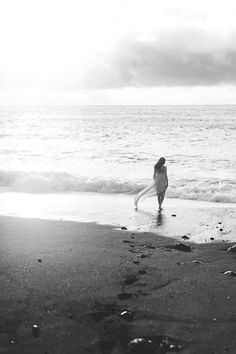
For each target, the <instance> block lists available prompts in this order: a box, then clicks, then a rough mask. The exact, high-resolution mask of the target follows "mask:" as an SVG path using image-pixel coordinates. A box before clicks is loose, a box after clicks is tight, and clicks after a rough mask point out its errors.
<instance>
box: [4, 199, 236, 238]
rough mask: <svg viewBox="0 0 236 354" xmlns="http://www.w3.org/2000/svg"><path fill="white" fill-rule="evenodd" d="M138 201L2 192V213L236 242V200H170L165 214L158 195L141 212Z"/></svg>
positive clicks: (143, 206)
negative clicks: (235, 201) (159, 209)
mask: <svg viewBox="0 0 236 354" xmlns="http://www.w3.org/2000/svg"><path fill="white" fill-rule="evenodd" d="M133 201H134V199H133V196H130V195H123V194H118V195H117V194H100V193H71V194H65V193H62V194H26V193H1V194H0V215H5V216H7V215H8V216H16V217H26V218H36V219H45V220H64V221H76V222H88V223H90V222H94V223H97V224H98V225H112V226H113V227H118V228H119V227H121V226H125V227H127V228H128V230H130V231H138V232H153V233H155V234H161V235H165V236H169V237H175V238H178V237H180V236H182V235H184V234H187V235H188V234H191V239H192V241H194V242H198V243H202V242H211V241H212V238H213V239H214V240H215V241H223V242H224V241H227V242H228V241H232V242H234V241H235V242H236V236H235V235H236V204H228V203H211V202H202V201H192V200H181V199H165V200H164V203H163V207H164V210H163V211H162V212H161V214H160V213H159V212H158V210H157V202H156V198H154V197H153V198H149V199H147V200H144V201H142V202H141V203H140V205H139V209H138V211H135V210H134V204H133ZM220 225H221V226H220ZM220 229H222V230H221V231H220Z"/></svg>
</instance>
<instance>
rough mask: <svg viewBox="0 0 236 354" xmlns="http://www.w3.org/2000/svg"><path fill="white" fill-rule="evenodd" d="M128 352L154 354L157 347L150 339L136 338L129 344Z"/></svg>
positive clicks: (132, 353)
mask: <svg viewBox="0 0 236 354" xmlns="http://www.w3.org/2000/svg"><path fill="white" fill-rule="evenodd" d="M127 352H128V353H130V354H154V353H155V352H156V346H155V345H154V343H153V342H152V341H151V340H149V339H145V338H135V339H133V340H131V341H130V342H129V344H128V351H127Z"/></svg>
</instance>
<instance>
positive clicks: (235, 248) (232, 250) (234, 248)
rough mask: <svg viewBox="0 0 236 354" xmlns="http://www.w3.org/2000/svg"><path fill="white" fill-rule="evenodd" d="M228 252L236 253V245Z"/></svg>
mask: <svg viewBox="0 0 236 354" xmlns="http://www.w3.org/2000/svg"><path fill="white" fill-rule="evenodd" d="M227 252H236V244H235V245H233V246H231V247H229V248H228V249H227Z"/></svg>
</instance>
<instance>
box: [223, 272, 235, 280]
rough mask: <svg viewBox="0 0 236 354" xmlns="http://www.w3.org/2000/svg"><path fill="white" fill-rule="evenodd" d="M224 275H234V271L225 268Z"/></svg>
mask: <svg viewBox="0 0 236 354" xmlns="http://www.w3.org/2000/svg"><path fill="white" fill-rule="evenodd" d="M224 275H228V276H230V277H234V278H235V277H236V273H235V272H233V271H232V270H227V271H226V272H224Z"/></svg>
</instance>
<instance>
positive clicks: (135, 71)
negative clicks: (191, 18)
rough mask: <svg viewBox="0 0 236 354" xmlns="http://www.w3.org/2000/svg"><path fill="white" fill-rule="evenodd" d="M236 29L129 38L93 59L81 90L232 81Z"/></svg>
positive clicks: (234, 79) (235, 79)
mask: <svg viewBox="0 0 236 354" xmlns="http://www.w3.org/2000/svg"><path fill="white" fill-rule="evenodd" d="M235 38H236V32H231V34H228V35H224V36H223V35H220V34H217V33H210V34H207V33H206V32H203V31H201V30H195V29H182V30H176V31H169V32H162V33H161V32H159V33H157V34H156V35H155V36H152V38H150V39H147V38H144V39H143V38H141V37H135V36H133V37H129V38H126V39H125V40H123V41H122V42H119V44H118V45H117V46H116V47H115V49H114V50H113V51H110V53H106V55H101V56H100V57H98V58H96V59H95V58H94V60H93V62H92V65H90V68H89V70H88V71H87V73H86V74H85V75H84V77H83V80H82V81H81V85H82V87H83V88H96V89H106V88H123V87H143V88H147V87H177V86H179V87H181V86H187V87H188V86H212V85H221V84H223V85H227V84H229V85H234V84H236V40H235Z"/></svg>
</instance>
